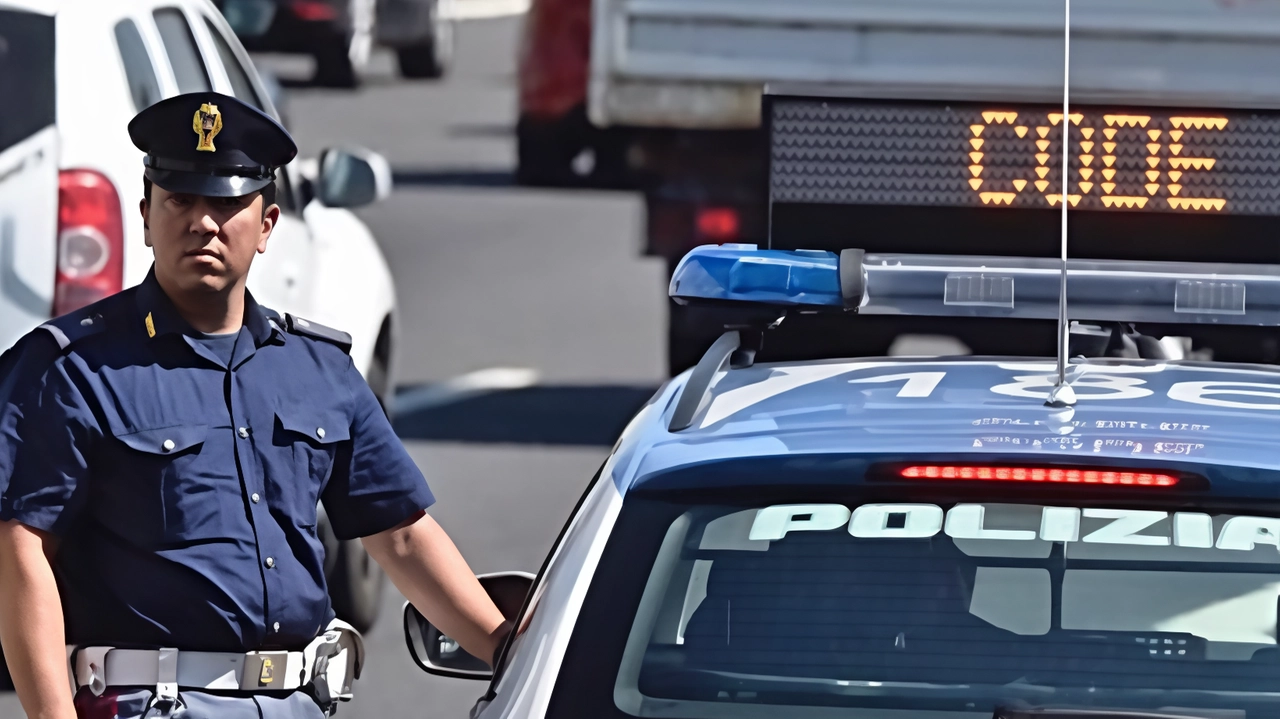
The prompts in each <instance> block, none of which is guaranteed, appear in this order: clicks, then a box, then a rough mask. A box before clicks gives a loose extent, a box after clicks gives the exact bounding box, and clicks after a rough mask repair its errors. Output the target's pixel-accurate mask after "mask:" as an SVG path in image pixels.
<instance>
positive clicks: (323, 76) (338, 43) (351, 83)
mask: <svg viewBox="0 0 1280 719" xmlns="http://www.w3.org/2000/svg"><path fill="white" fill-rule="evenodd" d="M347 45H348V43H347V42H346V41H345V38H335V39H333V40H332V41H330V42H326V43H324V44H323V46H322V47H319V48H316V51H315V54H314V57H315V60H316V72H315V76H314V77H313V78H312V82H314V83H315V84H316V85H320V86H322V87H336V88H345V89H352V88H355V87H358V86H359V85H360V77H359V74H358V73H357V72H356V67H355V65H354V64H353V63H352V62H351V57H350V56H349V55H347Z"/></svg>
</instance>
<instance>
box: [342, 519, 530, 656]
mask: <svg viewBox="0 0 1280 719" xmlns="http://www.w3.org/2000/svg"><path fill="white" fill-rule="evenodd" d="M363 542H364V546H365V549H366V550H367V551H368V552H369V556H371V557H373V559H374V561H376V562H377V563H378V564H379V565H380V566H381V567H382V568H383V569H384V570H386V572H387V575H388V576H390V577H391V581H392V582H393V583H395V585H396V588H397V589H399V590H400V592H401V593H402V594H404V596H405V598H407V599H408V600H409V601H410V602H413V606H415V607H417V608H418V611H420V612H422V615H423V616H424V617H426V618H427V619H429V620H431V623H432V624H434V625H435V626H437V627H439V629H440V631H442V632H444V633H445V635H447V636H449V637H451V638H453V639H456V640H457V641H458V643H459V644H461V645H462V648H463V649H466V650H467V652H468V653H470V654H471V655H472V656H476V657H479V658H481V659H484V660H485V661H492V658H493V656H494V655H495V654H496V653H497V651H498V648H499V647H500V646H501V644H502V640H503V639H504V638H505V637H506V635H507V632H508V631H509V630H510V625H509V624H508V623H507V622H505V621H504V620H503V617H502V612H500V611H499V610H498V608H497V607H496V606H495V605H494V603H493V600H491V599H490V598H489V595H488V594H487V593H486V592H485V591H484V588H483V587H481V586H480V582H479V581H477V580H476V577H475V574H473V573H472V571H471V568H470V567H468V566H467V562H466V560H465V559H463V558H462V554H460V553H459V552H458V548H457V547H456V546H454V544H453V540H451V539H449V535H447V534H445V531H444V530H443V529H442V528H441V527H440V525H439V524H437V523H436V520H434V519H432V518H431V515H429V514H427V513H426V512H421V513H419V515H418V516H417V517H416V518H413V519H410V520H409V521H406V522H404V523H403V524H401V525H400V526H398V527H393V528H391V529H388V530H386V531H383V532H379V533H377V534H374V535H370V536H368V537H365V538H364V539H363Z"/></svg>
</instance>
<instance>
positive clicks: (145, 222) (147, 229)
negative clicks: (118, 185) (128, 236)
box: [138, 197, 151, 247]
mask: <svg viewBox="0 0 1280 719" xmlns="http://www.w3.org/2000/svg"><path fill="white" fill-rule="evenodd" d="M138 211H139V212H141V213H142V241H143V242H145V243H146V244H147V247H150V246H151V217H150V213H151V207H150V205H149V203H148V202H147V198H145V197H144V198H142V199H141V200H138Z"/></svg>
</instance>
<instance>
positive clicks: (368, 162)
mask: <svg viewBox="0 0 1280 719" xmlns="http://www.w3.org/2000/svg"><path fill="white" fill-rule="evenodd" d="M315 186H316V197H317V199H319V200H320V201H321V202H323V203H324V204H325V205H326V206H328V207H362V206H364V205H368V204H371V203H373V202H376V201H378V200H384V199H386V198H387V197H388V196H390V195H391V166H390V165H389V164H387V160H386V158H384V157H383V156H382V155H379V154H378V153H376V152H371V151H369V150H359V149H353V150H339V149H334V148H330V149H328V150H325V151H324V152H322V153H320V162H319V167H318V168H317V177H316V183H315Z"/></svg>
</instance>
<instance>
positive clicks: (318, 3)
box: [289, 0, 338, 22]
mask: <svg viewBox="0 0 1280 719" xmlns="http://www.w3.org/2000/svg"><path fill="white" fill-rule="evenodd" d="M289 9H291V10H293V14H294V15H296V16H297V18H298V19H299V20H307V21H309V22H326V21H329V20H334V19H336V18H337V17H338V10H337V8H335V7H334V6H333V5H332V4H331V3H327V2H323V1H322V0H294V1H293V2H292V3H290V5H289Z"/></svg>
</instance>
